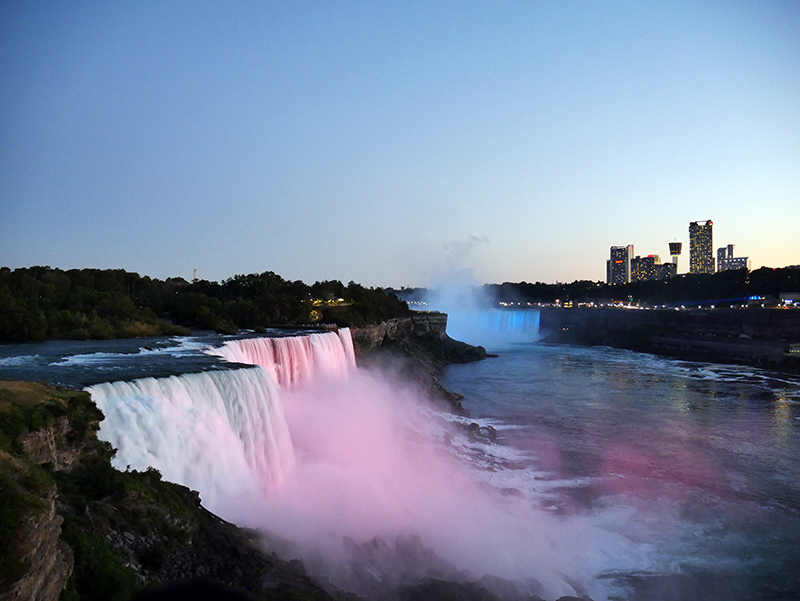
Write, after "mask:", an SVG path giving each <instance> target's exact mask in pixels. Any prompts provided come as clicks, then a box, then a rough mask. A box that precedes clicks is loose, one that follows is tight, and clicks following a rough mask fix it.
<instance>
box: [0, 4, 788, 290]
mask: <svg viewBox="0 0 800 601" xmlns="http://www.w3.org/2000/svg"><path fill="white" fill-rule="evenodd" d="M0 82H2V83H0V86H1V87H0V265H7V266H9V267H12V268H13V267H25V266H30V265H51V266H53V267H62V268H73V267H99V268H124V269H127V270H131V271H137V272H139V273H141V274H143V275H144V274H146V275H151V276H154V277H159V278H164V277H169V276H182V277H185V278H190V277H191V275H192V268H194V267H197V268H198V274H199V276H200V277H203V278H206V279H211V280H222V279H225V278H227V277H230V276H232V275H235V274H237V273H252V272H261V271H266V270H271V271H275V272H277V273H279V274H280V275H282V276H283V277H285V278H288V279H302V280H304V281H306V282H309V283H312V282H313V281H314V280H319V279H340V280H343V281H345V282H347V281H349V280H355V281H358V282H361V283H363V284H366V285H370V286H402V285H413V286H418V285H431V284H435V283H436V281H438V280H439V279H440V278H442V277H445V276H446V275H447V274H448V273H449V272H461V273H468V274H471V275H472V276H473V277H474V279H475V281H476V282H478V283H483V282H502V281H523V280H525V281H544V282H554V281H572V280H574V279H593V280H602V279H604V278H605V260H606V258H607V257H608V249H609V247H610V246H612V245H626V244H633V245H634V246H635V252H636V253H637V254H653V253H654V254H660V255H661V256H662V259H664V260H668V248H667V243H668V242H669V241H670V240H673V239H675V238H678V239H682V240H684V242H687V241H688V223H689V221H698V220H702V221H704V220H706V219H713V220H714V226H715V232H714V246H715V248H716V247H718V246H723V245H726V244H729V243H733V244H736V247H737V248H736V252H737V255H740V256H741V255H747V256H750V257H751V259H752V261H753V267H754V268H758V267H760V266H762V265H767V266H771V267H781V266H784V265H789V264H800V2H797V1H796V0H785V1H780V0H774V1H768V2H764V1H755V0H754V1H752V2H736V1H733V0H726V1H719V2H707V1H703V0H693V1H689V2H681V1H674V0H671V1H668V2H666V1H665V2H640V1H638V0H637V1H632V2H588V1H587V2H571V1H565V2H560V1H548V2H544V1H533V0H532V1H524V2H502V1H500V2H498V1H493V2H488V1H487V2H468V1H459V2H446V1H436V2H430V1H424V2H388V1H387V2H378V1H376V0H371V1H367V2H336V1H324V2H323V1H321V2H261V1H259V2H246V1H240V2H221V1H220V2H204V1H186V2H179V1H175V2H155V1H153V2H149V1H148V2H130V1H124V2H115V1H104V2H80V1H76V0H70V1H64V2H15V1H13V0H6V1H5V2H3V3H2V4H0ZM687 265H688V244H685V251H684V256H683V257H682V259H681V271H685V270H686V268H687Z"/></svg>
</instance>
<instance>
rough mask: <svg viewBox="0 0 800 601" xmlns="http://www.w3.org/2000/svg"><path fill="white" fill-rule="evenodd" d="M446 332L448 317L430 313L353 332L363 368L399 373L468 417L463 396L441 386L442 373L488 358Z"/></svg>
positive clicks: (480, 351) (405, 379)
mask: <svg viewBox="0 0 800 601" xmlns="http://www.w3.org/2000/svg"><path fill="white" fill-rule="evenodd" d="M446 329H447V315H446V314H444V313H437V312H434V311H430V312H419V313H415V314H413V315H411V316H410V317H402V318H396V319H390V320H388V321H385V322H383V323H380V324H378V325H374V326H367V327H364V328H351V329H350V333H351V335H352V337H353V347H354V350H355V352H356V358H357V360H358V362H359V364H360V365H362V366H364V367H367V368H370V367H376V368H378V369H380V370H382V371H384V372H389V373H391V372H395V373H397V374H398V375H399V376H400V377H401V378H402V379H403V380H404V381H406V382H411V383H416V384H417V385H418V386H420V388H422V389H425V390H427V392H428V396H429V397H430V398H431V399H432V400H435V401H445V402H447V403H449V404H450V408H451V410H453V411H454V412H456V413H459V414H461V415H467V414H468V412H467V411H466V409H464V407H463V405H462V404H461V399H462V398H463V395H460V394H457V393H453V392H450V391H448V390H445V388H444V387H442V385H441V384H440V377H441V371H442V369H443V368H444V366H445V365H448V364H451V363H467V362H469V361H479V360H481V359H484V358H486V357H487V356H488V355H487V354H486V350H485V349H484V348H483V347H480V346H477V347H476V346H471V345H469V344H466V343H464V342H459V341H457V340H453V339H452V338H450V337H449V336H448V335H447V332H446Z"/></svg>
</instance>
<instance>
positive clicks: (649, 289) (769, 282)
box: [397, 267, 800, 306]
mask: <svg viewBox="0 0 800 601" xmlns="http://www.w3.org/2000/svg"><path fill="white" fill-rule="evenodd" d="M784 292H800V269H798V268H793V267H786V268H783V269H770V268H769V267H762V268H761V269H757V270H755V271H748V270H746V269H738V270H731V271H723V272H720V273H715V274H683V275H679V276H677V277H674V278H671V279H669V280H661V281H648V282H632V283H630V284H621V285H619V284H617V285H611V284H603V283H601V282H592V281H588V280H578V281H575V282H572V283H569V284H543V283H541V282H537V283H535V284H531V283H528V282H519V283H510V282H505V283H503V284H485V285H484V286H482V287H478V288H475V289H473V290H472V291H471V293H472V294H473V295H474V296H473V298H472V299H470V300H472V301H474V302H476V303H478V304H485V305H488V306H495V305H497V304H499V303H554V302H556V301H561V302H562V303H563V302H568V301H571V302H573V303H579V302H611V301H623V302H628V301H634V302H637V303H645V304H653V305H661V304H692V303H713V302H716V303H720V304H722V305H724V304H725V303H729V304H732V305H737V304H741V303H743V302H744V301H746V300H747V299H748V298H749V297H751V296H771V297H774V298H776V299H777V298H779V296H780V294H781V293H784ZM397 293H398V294H399V295H400V296H401V297H402V298H404V299H406V300H408V301H414V300H420V301H424V300H425V299H426V293H427V291H426V290H422V289H404V290H401V291H398V292H397Z"/></svg>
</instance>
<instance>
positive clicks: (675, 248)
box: [669, 240, 683, 274]
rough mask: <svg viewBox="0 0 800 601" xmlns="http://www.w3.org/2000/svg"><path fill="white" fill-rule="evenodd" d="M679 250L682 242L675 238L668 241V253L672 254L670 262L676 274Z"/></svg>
mask: <svg viewBox="0 0 800 601" xmlns="http://www.w3.org/2000/svg"><path fill="white" fill-rule="evenodd" d="M681 250H683V242H678V241H677V240H675V241H674V242H670V243H669V254H670V255H671V256H672V264H673V265H674V266H675V273H676V274H677V273H678V257H680V256H681Z"/></svg>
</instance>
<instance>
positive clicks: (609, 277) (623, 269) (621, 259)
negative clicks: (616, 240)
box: [606, 244, 633, 284]
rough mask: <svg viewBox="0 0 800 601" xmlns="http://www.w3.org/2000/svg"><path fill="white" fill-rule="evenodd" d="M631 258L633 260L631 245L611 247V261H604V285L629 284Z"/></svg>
mask: <svg viewBox="0 0 800 601" xmlns="http://www.w3.org/2000/svg"><path fill="white" fill-rule="evenodd" d="M631 258H633V244H629V245H628V246H612V247H611V259H610V260H608V261H606V283H608V284H627V283H628V282H630V281H631Z"/></svg>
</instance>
